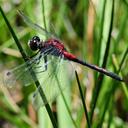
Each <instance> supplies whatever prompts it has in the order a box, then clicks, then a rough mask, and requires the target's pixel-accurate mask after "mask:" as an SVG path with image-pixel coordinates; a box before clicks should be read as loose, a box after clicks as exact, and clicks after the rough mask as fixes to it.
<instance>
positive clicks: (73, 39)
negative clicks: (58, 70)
mask: <svg viewBox="0 0 128 128" xmlns="http://www.w3.org/2000/svg"><path fill="white" fill-rule="evenodd" d="M0 6H1V8H2V9H3V11H4V13H5V15H6V17H7V19H8V20H9V23H10V24H11V26H12V28H13V30H14V31H15V33H16V36H17V37H18V39H19V41H20V43H21V45H22V47H23V49H24V52H25V53H26V54H27V56H31V55H33V53H32V51H31V50H30V49H29V47H28V45H27V42H28V40H29V39H31V38H32V37H33V36H34V35H38V36H40V37H41V38H42V39H43V40H45V38H46V35H40V34H39V33H38V32H37V31H34V30H33V29H32V28H30V27H29V26H27V25H26V24H25V23H24V22H23V19H22V18H21V17H20V16H19V14H18V10H21V11H22V12H24V13H25V15H27V16H28V17H30V19H31V20H32V21H34V22H36V23H37V24H39V25H40V26H42V27H44V28H46V29H47V30H48V31H51V32H53V33H56V34H57V36H58V37H59V38H60V39H61V40H62V41H63V42H64V45H65V47H66V48H67V49H68V50H69V51H70V52H71V53H73V54H74V55H76V56H77V57H78V58H80V59H82V60H83V61H87V62H88V63H91V64H96V65H98V66H100V67H102V66H103V67H105V68H106V69H108V70H110V71H112V72H115V73H118V74H119V75H120V76H121V77H123V78H125V79H126V80H127V81H128V78H127V76H128V55H127V54H128V34H127V33H128V29H127V28H128V1H127V0H89V1H88V0H35V1H34V0H27V1H25V0H0ZM22 63H24V61H23V58H22V56H21V54H20V52H19V50H18V48H17V46H16V44H15V41H14V40H13V37H12V34H11V33H10V31H9V29H8V27H7V24H6V22H5V20H4V18H3V16H2V15H0V71H1V72H0V78H1V79H0V87H1V89H0V128H19V127H20V128H37V127H39V128H43V127H45V128H51V127H53V126H52V125H53V124H52V123H51V120H50V119H49V115H48V113H47V111H46V109H45V107H41V108H40V109H39V110H35V109H34V108H33V105H32V92H33V91H34V90H35V86H34V85H31V86H27V87H25V86H22V85H23V84H22V83H18V84H17V85H16V86H15V87H14V88H6V87H5V86H4V83H3V77H4V74H3V71H4V70H6V69H11V68H14V67H15V66H18V65H20V64H22ZM75 69H76V70H77V73H78V76H79V80H80V84H81V88H82V91H83V95H84V98H85V103H86V107H87V108H86V109H87V111H88V117H89V122H88V121H87V117H86V116H85V109H84V107H83V104H82V102H81V96H80V92H79V89H78V83H77V81H76V78H75V77H74V79H72V80H70V81H68V82H69V83H70V85H71V86H70V87H69V88H68V91H66V92H64V96H65V100H66V103H67V104H66V103H65V101H64V99H63V98H62V97H61V96H60V97H58V98H57V101H56V102H55V103H54V104H52V105H51V110H52V111H53V114H54V116H55V118H56V120H57V126H58V128H69V127H70V128H84V127H92V128H93V127H94V128H100V127H103V128H109V127H111V128H127V127H128V88H127V84H126V83H123V82H118V81H116V80H113V79H111V78H109V77H106V76H102V75H99V73H97V72H94V71H92V70H90V69H88V68H86V67H83V66H81V65H78V64H77V65H76V66H75ZM119 69H120V70H119ZM62 77H64V74H62ZM63 82H64V83H67V81H63ZM90 125H91V126H90ZM54 127H55V126H54Z"/></svg>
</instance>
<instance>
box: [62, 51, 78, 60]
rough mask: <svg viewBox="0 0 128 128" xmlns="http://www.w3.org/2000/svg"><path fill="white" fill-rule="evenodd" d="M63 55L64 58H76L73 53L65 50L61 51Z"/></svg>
mask: <svg viewBox="0 0 128 128" xmlns="http://www.w3.org/2000/svg"><path fill="white" fill-rule="evenodd" d="M63 55H64V57H65V58H67V59H69V60H74V59H76V56H74V55H73V54H71V53H68V52H67V51H63Z"/></svg>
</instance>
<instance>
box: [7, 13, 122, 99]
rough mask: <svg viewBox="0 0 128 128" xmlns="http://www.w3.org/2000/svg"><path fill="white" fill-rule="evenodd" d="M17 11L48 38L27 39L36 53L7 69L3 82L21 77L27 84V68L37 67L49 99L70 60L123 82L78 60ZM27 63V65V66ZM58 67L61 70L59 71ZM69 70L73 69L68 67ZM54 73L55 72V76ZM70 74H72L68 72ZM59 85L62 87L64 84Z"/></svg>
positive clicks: (55, 39) (53, 36)
mask: <svg viewBox="0 0 128 128" xmlns="http://www.w3.org/2000/svg"><path fill="white" fill-rule="evenodd" d="M19 13H20V15H21V17H22V18H23V20H24V21H25V23H26V24H27V25H29V26H30V27H31V28H33V29H35V30H37V31H38V32H40V33H41V34H43V35H47V37H48V39H47V40H45V41H43V40H41V39H40V38H39V37H38V36H34V37H32V39H30V40H29V42H28V45H29V47H30V49H31V50H32V51H37V53H36V55H35V56H34V57H32V58H31V59H30V60H28V61H27V62H26V63H24V64H22V65H20V66H18V67H16V68H14V69H12V70H10V71H7V72H6V73H5V77H6V80H5V83H6V84H7V85H9V86H10V85H13V84H14V83H15V82H16V81H17V80H18V79H22V81H23V82H24V83H27V82H28V84H29V83H31V80H30V79H31V78H30V77H31V74H30V72H29V70H31V69H37V71H35V72H36V73H37V74H38V77H39V78H41V79H43V80H42V81H43V84H46V85H47V86H46V85H45V92H47V93H46V95H47V96H48V97H49V100H50V99H51V97H52V98H53V95H52V96H49V95H50V92H48V91H49V90H51V91H52V93H53V92H54V96H55V94H56V95H57V94H58V92H59V90H57V89H56V88H57V84H58V82H59V83H60V84H61V81H59V79H64V78H63V77H62V74H63V73H64V72H65V69H66V68H68V67H69V65H71V64H70V62H75V63H77V64H80V65H83V66H86V67H88V68H91V69H93V70H95V71H98V72H99V73H102V74H104V75H106V76H109V77H111V78H113V79H115V80H117V81H121V82H123V79H122V78H121V77H119V76H118V75H117V74H115V73H113V72H110V71H108V70H106V69H104V68H101V67H98V66H96V65H93V64H89V63H87V62H85V61H83V60H80V59H79V58H78V57H76V56H75V55H74V54H72V53H70V52H68V50H67V49H66V48H65V46H64V44H63V42H62V41H61V40H60V39H58V38H57V37H56V36H55V35H54V34H52V33H51V32H48V31H47V30H45V29H44V28H42V27H41V26H39V25H38V24H36V23H34V22H33V21H31V20H30V19H29V18H28V17H27V16H26V15H25V14H24V13H23V12H21V11H19ZM28 64H29V66H27V65H28ZM50 64H51V65H52V66H51V67H50V66H49V65H50ZM64 65H66V67H65V68H61V67H64ZM60 69H61V71H59V70H60ZM62 69H63V70H62ZM70 70H73V69H70ZM71 72H72V71H71ZM42 74H43V76H42ZM55 74H57V76H56V75H55ZM55 76H56V77H55ZM65 76H67V78H68V79H69V78H70V77H69V74H67V75H65ZM70 76H72V75H71V74H70ZM53 77H54V78H53ZM60 77H61V78H60ZM29 78H30V79H29ZM49 78H50V80H49ZM32 81H33V80H32ZM55 81H58V82H55ZM51 83H52V84H54V85H56V87H55V86H54V88H55V91H53V87H51V86H48V85H51ZM61 87H62V88H64V85H63V86H61ZM51 88H52V89H51ZM37 92H38V90H37ZM35 94H36V93H35ZM37 97H38V96H37ZM35 99H36V98H35ZM35 101H36V100H35Z"/></svg>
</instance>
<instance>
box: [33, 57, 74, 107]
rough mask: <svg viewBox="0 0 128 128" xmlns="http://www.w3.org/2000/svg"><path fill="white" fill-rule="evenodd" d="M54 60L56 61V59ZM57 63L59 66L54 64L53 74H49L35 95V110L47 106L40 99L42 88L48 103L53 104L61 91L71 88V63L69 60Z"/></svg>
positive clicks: (58, 60)
mask: <svg viewBox="0 0 128 128" xmlns="http://www.w3.org/2000/svg"><path fill="white" fill-rule="evenodd" d="M54 59H55V60H56V58H54ZM56 61H57V62H58V64H57V65H54V64H52V67H51V70H52V72H51V74H49V77H48V78H47V79H45V80H43V81H42V84H41V85H42V86H40V87H39V88H38V89H37V90H36V91H35V93H34V95H33V105H34V107H35V109H38V108H40V106H43V105H45V104H46V102H43V101H42V99H41V97H40V94H39V89H41V88H42V89H43V91H44V93H45V96H46V98H47V101H48V102H52V101H54V100H55V99H56V97H57V96H58V95H60V93H61V91H63V90H65V89H66V87H67V86H70V82H71V80H72V77H73V67H72V65H71V63H70V62H69V61H67V60H60V59H57V60H56Z"/></svg>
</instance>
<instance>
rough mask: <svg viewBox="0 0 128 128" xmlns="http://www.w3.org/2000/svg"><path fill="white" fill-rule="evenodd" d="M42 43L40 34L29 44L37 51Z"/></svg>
mask: <svg viewBox="0 0 128 128" xmlns="http://www.w3.org/2000/svg"><path fill="white" fill-rule="evenodd" d="M39 44H40V38H39V37H38V36H34V37H33V38H32V39H31V40H30V41H29V42H28V45H29V47H30V48H31V50H33V51H36V50H37V49H39Z"/></svg>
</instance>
